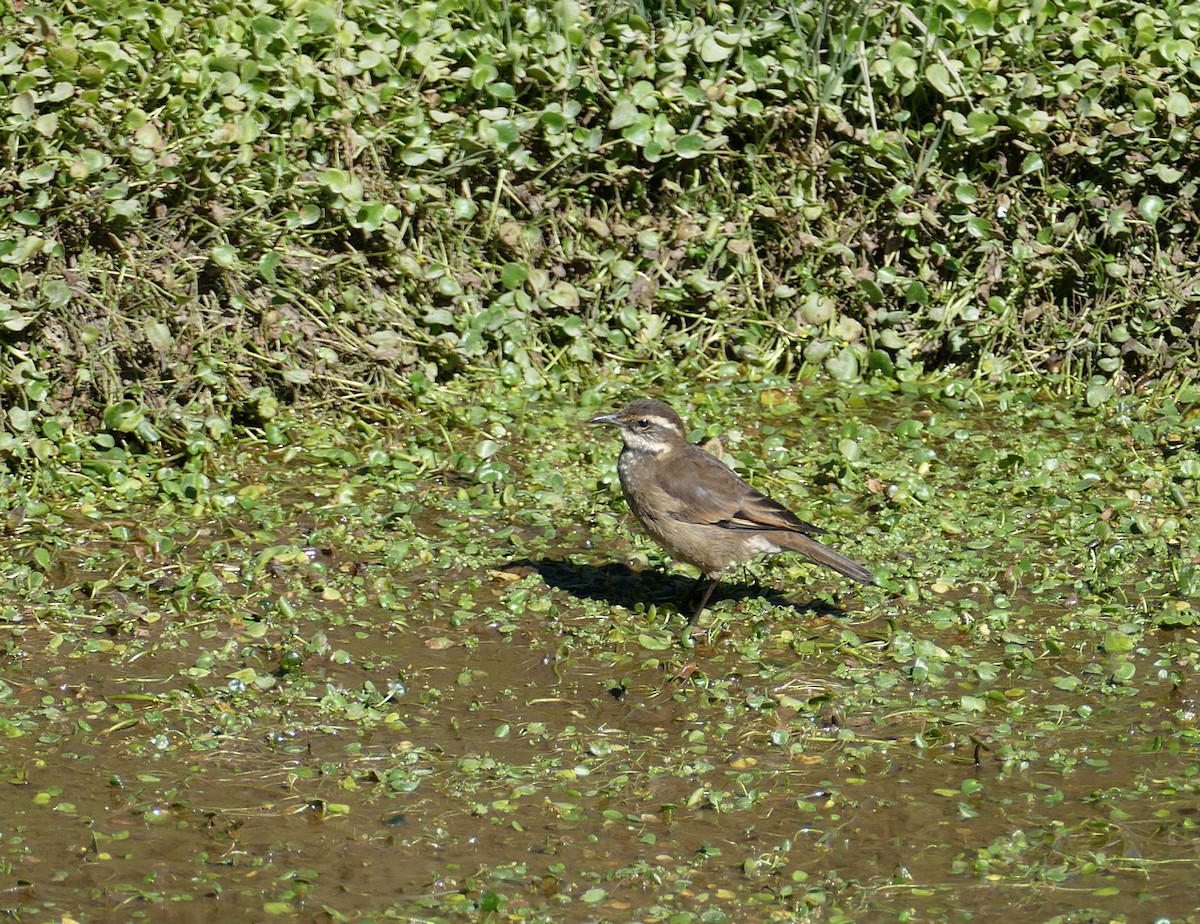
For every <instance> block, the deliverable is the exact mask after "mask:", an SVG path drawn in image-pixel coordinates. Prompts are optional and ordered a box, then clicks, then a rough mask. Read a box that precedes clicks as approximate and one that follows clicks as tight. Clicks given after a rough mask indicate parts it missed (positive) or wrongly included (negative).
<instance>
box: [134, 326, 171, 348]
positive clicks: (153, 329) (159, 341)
mask: <svg viewBox="0 0 1200 924" xmlns="http://www.w3.org/2000/svg"><path fill="white" fill-rule="evenodd" d="M142 329H143V330H144V331H145V332H146V341H147V342H148V343H149V344H150V346H152V347H154V349H155V350H156V351H158V352H159V353H167V352H170V350H171V348H172V347H173V346H174V345H175V341H174V339H173V338H172V337H171V328H169V327H167V325H166V324H163V323H162V322H161V321H147V322H146V323H145V324H144V325H142Z"/></svg>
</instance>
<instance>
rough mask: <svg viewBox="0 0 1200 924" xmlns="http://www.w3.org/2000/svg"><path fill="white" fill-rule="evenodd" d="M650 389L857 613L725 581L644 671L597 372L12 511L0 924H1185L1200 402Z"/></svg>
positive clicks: (97, 474)
mask: <svg viewBox="0 0 1200 924" xmlns="http://www.w3.org/2000/svg"><path fill="white" fill-rule="evenodd" d="M662 396H663V397H664V398H666V399H668V400H669V401H671V402H672V403H673V404H674V405H675V406H676V407H678V408H679V409H680V410H681V411H683V412H685V417H686V419H687V420H688V421H689V423H690V425H691V426H692V427H693V430H692V433H691V436H692V437H693V438H694V439H707V438H711V437H714V436H722V437H723V438H724V440H725V447H726V451H727V459H728V460H729V462H730V464H732V465H734V466H736V467H737V468H738V469H739V470H741V471H742V472H744V473H745V474H746V475H747V477H749V478H750V479H751V480H753V481H754V482H755V483H757V484H759V485H761V486H762V487H764V488H765V489H767V490H768V491H770V492H771V493H773V494H775V495H777V496H779V497H781V498H784V499H786V500H787V501H788V502H789V503H790V504H791V505H793V506H794V507H795V508H796V509H797V510H798V511H799V512H801V513H802V515H804V516H806V517H808V518H811V519H813V520H814V521H816V522H818V523H820V524H822V525H823V526H825V527H827V528H829V529H830V530H832V531H834V532H835V533H837V534H840V539H839V542H840V544H841V545H842V546H843V547H844V548H845V549H846V550H847V551H848V552H852V553H853V554H855V555H856V556H857V557H859V558H861V559H862V560H864V561H867V562H870V563H871V564H872V565H873V566H874V567H875V568H876V571H877V573H878V574H879V576H880V583H881V587H880V588H877V589H871V588H867V589H862V588H856V587H853V586H851V585H848V584H843V583H842V582H841V581H840V579H838V578H836V576H833V577H831V576H830V575H828V574H826V573H822V572H819V571H817V570H815V569H814V568H812V567H811V566H808V565H805V564H803V563H802V562H800V561H798V560H796V559H794V558H787V557H784V558H779V559H776V560H774V561H772V562H770V563H760V564H757V565H754V566H752V567H749V568H747V569H745V570H744V571H743V572H739V573H735V574H734V575H732V576H731V582H730V586H729V587H728V589H727V593H726V594H725V596H724V597H723V598H722V599H720V600H719V601H718V602H717V603H716V604H715V605H714V606H713V607H712V609H711V611H710V612H709V613H708V614H707V615H706V617H705V618H704V620H703V621H702V623H701V627H700V633H699V635H698V636H697V637H696V638H694V639H693V640H692V641H693V643H694V644H692V645H691V646H690V647H689V646H688V645H685V644H683V643H682V640H681V637H680V634H681V631H682V628H683V625H684V619H683V618H682V617H680V615H679V614H678V613H677V611H676V609H675V601H676V600H677V599H678V598H679V596H680V594H681V591H682V590H683V588H684V586H685V577H684V575H682V574H681V573H680V572H679V571H678V570H672V569H665V568H663V567H662V565H663V562H662V560H661V555H660V553H659V552H658V551H657V550H656V549H655V548H654V547H653V546H651V545H650V544H648V543H647V542H646V541H645V540H643V539H642V538H640V537H638V536H637V535H635V534H634V533H632V532H631V531H630V525H631V524H630V522H629V518H628V516H627V515H626V513H625V512H624V510H623V509H622V506H621V502H620V500H619V495H618V491H617V488H616V472H615V457H616V448H617V447H616V444H615V441H614V440H612V439H611V435H606V434H600V433H597V432H595V431H592V430H588V429H587V428H584V427H582V426H580V422H581V421H582V420H583V419H586V418H587V417H588V416H590V415H591V414H593V413H595V412H596V411H597V410H598V409H600V408H610V407H613V406H615V405H617V404H619V403H621V402H622V401H623V400H624V399H626V398H627V397H629V391H628V388H627V386H625V385H622V384H619V383H618V384H611V385H604V386H599V387H597V388H595V389H592V390H589V391H586V392H584V393H583V394H582V395H581V396H580V397H579V399H578V400H571V401H569V402H568V401H564V400H561V399H557V398H555V397H554V396H552V395H548V394H547V393H546V392H545V391H544V390H541V389H514V390H510V391H501V390H498V389H494V388H493V389H483V388H467V387H466V386H465V385H464V386H462V387H461V388H459V389H455V388H454V387H438V388H433V389H430V390H428V391H426V392H425V393H424V394H423V395H422V396H421V397H420V398H419V400H418V401H417V403H416V406H414V407H413V408H411V409H407V410H404V411H400V412H397V413H396V415H395V416H394V417H393V418H392V420H391V421H390V422H389V423H388V425H387V426H376V425H373V424H371V423H369V422H364V421H362V420H361V419H359V420H358V421H357V423H356V424H354V425H353V426H349V425H347V421H346V420H344V419H341V418H332V417H331V418H329V419H327V420H326V421H325V422H324V423H322V421H321V420H319V419H310V420H308V421H305V422H304V424H303V425H301V424H296V425H294V426H293V427H291V428H283V429H282V430H281V431H280V432H276V433H275V435H274V437H273V438H272V439H271V440H267V439H264V440H262V441H261V442H260V443H259V444H258V445H257V446H254V445H248V444H243V445H242V447H241V448H240V449H239V450H238V452H237V454H236V455H230V456H228V457H222V458H220V459H219V460H214V462H217V461H219V464H214V465H213V467H212V469H211V470H210V471H209V472H208V473H207V474H205V475H199V474H196V473H195V472H191V471H188V470H187V469H186V468H183V467H178V468H177V467H172V466H170V465H167V464H153V463H150V462H148V461H147V460H146V459H145V457H131V458H129V459H127V460H125V461H119V460H113V459H93V460H87V461H86V462H84V463H82V464H81V465H80V466H79V467H78V468H77V469H76V470H75V472H74V474H71V475H70V476H69V480H67V481H60V482H58V483H57V485H56V487H55V489H54V490H53V491H51V490H50V489H49V488H50V483H49V480H48V479H43V481H42V484H41V493H40V494H32V495H27V496H25V497H24V498H23V503H21V504H19V505H18V504H17V503H16V500H18V499H21V498H18V497H17V493H16V491H15V490H12V488H13V486H12V485H11V484H10V485H9V486H8V487H9V488H10V490H6V491H4V492H2V493H0V497H2V498H3V503H4V504H5V505H6V509H5V510H4V511H3V513H4V518H3V524H4V526H3V528H4V530H5V532H6V542H5V544H4V551H3V568H2V569H0V574H2V575H3V584H2V585H0V587H2V589H3V604H2V605H0V619H2V620H3V622H4V624H5V627H6V632H5V638H4V649H3V653H2V654H0V657H2V658H3V661H4V670H3V676H2V679H0V733H2V734H3V737H4V740H5V746H4V752H3V757H0V773H2V774H3V778H4V781H5V786H4V787H3V789H0V800H2V801H0V807H2V809H3V815H4V818H5V826H4V831H3V835H2V836H0V867H2V870H3V873H4V879H5V883H6V886H5V891H4V892H3V898H2V899H0V905H2V907H3V908H4V910H5V913H6V914H8V915H9V916H10V917H13V918H14V919H21V920H24V919H28V920H43V919H46V918H48V917H52V918H59V917H64V916H71V917H73V918H74V919H76V920H80V921H83V922H85V924H86V922H88V921H98V920H109V919H113V918H115V917H119V918H121V919H123V920H136V919H148V920H171V919H180V920H184V919H194V918H195V916H196V915H202V916H212V915H213V914H218V913H219V914H220V915H221V917H222V919H223V920H231V921H237V920H247V921H250V920H263V919H264V918H266V917H268V916H272V915H289V914H297V913H299V914H302V915H306V916H310V917H314V916H315V917H323V919H329V920H351V921H359V920H385V919H400V920H422V921H425V920H428V921H439V920H444V921H453V920H474V919H494V918H499V917H504V918H507V919H509V920H527V921H551V920H580V921H583V920H588V921H630V920H644V921H679V922H685V921H734V920H736V921H805V920H810V921H839V920H867V919H881V918H887V919H897V920H971V919H988V918H991V917H994V916H996V915H997V914H1000V913H1008V914H1018V915H1020V916H1023V917H1026V918H1028V919H1037V920H1054V921H1094V920H1104V921H1140V920H1147V919H1150V918H1154V919H1157V920H1170V921H1190V920H1195V910H1194V900H1193V896H1194V883H1195V874H1196V864H1197V860H1196V857H1197V855H1198V854H1200V842H1198V841H1200V827H1198V820H1197V818H1196V814H1195V806H1196V799H1197V786H1198V785H1200V733H1198V731H1197V724H1196V722H1197V719H1196V717H1197V714H1198V705H1197V697H1196V683H1197V671H1198V668H1200V642H1198V639H1197V631H1198V630H1197V621H1196V601H1197V599H1198V598H1200V593H1198V591H1200V571H1198V566H1200V534H1198V533H1197V531H1196V519H1195V505H1196V497H1197V490H1198V488H1200V453H1198V452H1197V448H1196V447H1197V441H1196V430H1197V417H1196V408H1197V403H1198V400H1200V396H1198V395H1197V394H1196V393H1195V392H1193V391H1188V390H1185V391H1183V392H1181V393H1179V394H1178V395H1177V396H1175V397H1174V398H1173V399H1162V398H1160V400H1158V401H1156V402H1149V401H1138V400H1131V399H1126V398H1119V397H1112V398H1111V399H1110V400H1108V401H1107V402H1106V403H1104V404H1103V405H1099V406H1091V405H1089V403H1088V402H1087V401H1084V400H1081V401H1079V402H1076V403H1066V402H1061V401H1057V400H1053V399H1051V398H1049V397H1048V396H1047V395H1046V394H1043V393H1040V392H1036V391H1031V390H1028V389H1027V388H1025V387H1023V386H1020V385H1015V386H1012V387H979V388H976V387H972V386H970V385H968V384H966V383H964V382H962V381H959V380H945V381H943V382H937V383H935V382H930V381H928V380H922V381H919V382H908V383H904V382H897V381H894V380H889V381H877V382H876V383H875V384H872V385H857V386H853V387H846V388H841V389H837V390H834V389H831V388H828V387H818V386H809V387H792V386H788V385H787V384H786V383H784V382H783V381H782V380H778V381H773V380H766V381H762V382H757V383H748V382H742V383H741V384H737V385H731V384H724V385H721V386H717V385H711V384H710V385H705V386H701V385H697V384H695V383H691V384H688V385H686V386H672V387H669V388H667V389H665V391H664V392H663V393H662Z"/></svg>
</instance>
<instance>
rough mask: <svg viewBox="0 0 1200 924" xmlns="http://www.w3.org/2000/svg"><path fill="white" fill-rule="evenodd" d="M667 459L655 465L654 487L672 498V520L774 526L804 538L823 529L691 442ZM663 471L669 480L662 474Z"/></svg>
mask: <svg viewBox="0 0 1200 924" xmlns="http://www.w3.org/2000/svg"><path fill="white" fill-rule="evenodd" d="M674 451H680V450H673V452H674ZM671 462H672V463H673V464H672V465H670V466H666V465H664V466H660V467H659V468H658V474H659V477H658V479H657V480H658V487H659V488H660V489H661V490H662V491H663V492H664V493H666V494H667V495H668V496H670V498H671V499H672V500H673V501H674V502H675V503H674V509H672V510H671V516H672V517H674V518H675V519H676V520H680V521H682V522H684V523H696V524H702V525H706V526H720V527H722V528H724V529H778V530H782V531H784V532H795V533H801V534H803V535H805V536H819V535H821V534H822V533H823V532H825V530H823V529H820V528H819V527H816V526H813V525H812V524H811V523H806V522H804V521H803V520H801V519H800V518H799V517H797V516H796V515H795V514H794V513H792V512H791V511H790V510H788V509H787V508H786V507H784V506H783V505H782V504H780V503H778V502H777V501H773V500H771V498H769V497H767V496H766V495H765V494H763V493H761V492H759V491H756V490H754V488H752V487H750V485H748V484H746V482H744V481H742V479H741V478H739V477H738V476H737V475H735V474H734V473H733V472H732V471H730V470H729V469H728V468H726V466H725V465H723V464H722V463H721V462H720V461H718V460H717V459H715V458H714V457H713V456H710V455H709V454H708V453H707V452H705V451H704V450H703V449H700V448H698V447H696V446H691V445H689V446H688V447H687V450H686V452H684V454H682V455H680V456H679V457H678V458H676V459H672V460H671ZM667 469H669V470H670V472H671V478H670V479H669V480H668V479H666V478H664V477H663V475H664V474H665V470H667Z"/></svg>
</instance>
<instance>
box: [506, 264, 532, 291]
mask: <svg viewBox="0 0 1200 924" xmlns="http://www.w3.org/2000/svg"><path fill="white" fill-rule="evenodd" d="M528 279H529V270H528V268H526V267H525V266H523V265H522V264H520V263H505V264H504V267H503V268H502V269H501V270H500V283H501V285H503V286H504V288H506V289H510V290H511V289H519V288H521V287H522V286H523V285H525V282H526V280H528Z"/></svg>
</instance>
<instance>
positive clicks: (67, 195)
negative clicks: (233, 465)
mask: <svg viewBox="0 0 1200 924" xmlns="http://www.w3.org/2000/svg"><path fill="white" fill-rule="evenodd" d="M1198 33H1200V5H1198V4H1195V3H1192V4H1188V3H1180V2H1178V0H1168V2H1167V3H1165V4H1161V5H1158V6H1154V5H1149V4H1143V3H1137V2H1123V0H1122V2H1115V3H1113V2H1101V0H1065V2H1057V0H1052V2H1036V3H1033V4H1029V3H1025V2H1022V3H1008V2H1003V3H992V4H958V3H954V2H948V0H941V2H923V3H918V4H915V5H909V4H904V3H883V2H877V0H861V2H847V3H825V4H823V3H818V2H799V3H795V4H788V5H766V4H761V3H752V2H746V3H741V4H720V3H714V2H709V0H701V2H679V3H669V4H663V5H662V6H661V7H659V6H639V5H636V4H635V5H627V4H601V5H598V6H595V7H589V6H586V5H580V4H576V3H573V2H570V0H563V2H560V3H555V4H544V3H542V4H535V5H532V6H525V5H523V6H520V7H509V5H508V4H506V3H501V2H459V0H447V2H442V3H437V2H425V3H420V4H414V5H410V4H402V5H397V4H395V3H392V2H389V0H346V2H343V3H326V2H318V0H306V2H293V3H272V2H266V0H263V2H223V3H211V4H205V5H204V6H203V8H201V9H197V7H196V5H195V4H193V3H185V2H182V0H175V2H165V3H148V4H141V3H126V2H123V0H93V2H75V3H66V4H53V5H45V6H42V5H38V4H36V3H23V4H6V5H5V6H4V7H3V10H0V34H2V35H4V36H5V38H4V39H3V42H2V44H0V85H2V86H3V91H2V95H3V98H4V100H5V103H6V105H5V107H4V112H3V117H4V121H3V125H2V126H0V137H2V138H3V144H2V145H0V295H2V296H3V298H4V305H3V307H0V313H2V317H0V344H2V347H3V349H2V351H0V373H2V375H0V400H2V401H3V404H4V407H5V409H6V427H5V432H4V434H3V436H0V454H2V455H3V456H5V457H7V458H9V459H12V460H21V459H30V458H34V459H37V460H40V461H42V462H51V461H54V460H56V459H58V460H61V461H71V460H72V459H74V458H77V457H79V456H81V455H84V454H88V453H89V452H91V449H92V448H98V449H100V450H103V451H111V450H112V449H113V448H114V447H117V448H119V444H129V443H131V442H132V443H134V444H142V445H145V444H150V443H154V442H156V441H158V440H160V439H163V438H166V439H167V441H168V445H169V446H170V447H171V448H172V449H173V450H183V451H186V452H188V453H191V454H199V453H204V452H206V451H207V450H208V449H209V448H210V447H211V444H212V442H213V441H214V440H218V439H220V438H221V437H222V436H223V435H225V434H226V433H228V432H229V431H230V428H231V427H235V426H238V425H243V424H254V425H260V424H269V422H270V421H271V419H272V418H273V417H274V416H275V414H276V413H277V411H278V407H279V404H280V402H287V401H291V400H293V399H295V398H296V397H303V398H305V399H306V400H310V401H332V400H338V401H350V402H352V403H353V406H354V407H355V408H356V409H357V410H358V411H359V412H360V413H362V414H367V415H370V414H371V411H372V409H373V408H375V409H378V408H384V407H386V404H387V402H388V401H390V400H396V399H397V398H398V399H400V400H404V399H405V398H406V397H407V396H410V395H411V394H412V393H413V392H419V391H421V390H422V389H423V388H424V387H425V386H426V384H427V383H429V382H430V381H433V380H436V379H445V378H446V377H448V376H453V375H455V374H460V373H464V372H467V373H471V372H478V371H481V370H482V371H485V372H488V374H493V372H494V374H498V375H499V377H500V379H501V380H502V381H503V382H504V383H505V384H508V385H516V384H526V385H534V386H536V385H542V384H556V383H564V382H565V383H570V382H586V381H589V380H590V379H591V378H592V377H593V376H594V375H595V372H596V371H597V369H603V370H607V371H619V370H622V369H634V370H641V371H640V373H639V381H641V382H642V384H645V383H646V382H647V381H649V380H652V379H661V378H663V377H667V378H671V377H676V376H677V375H679V374H683V375H687V376H694V375H721V374H724V373H728V372H731V371H738V372H743V373H745V372H749V373H752V374H753V373H755V372H756V371H769V372H776V373H784V374H789V375H793V376H795V375H808V374H810V373H815V372H818V371H821V372H824V373H827V374H829V375H831V376H833V377H835V378H836V379H838V380H842V381H850V380H854V379H856V378H859V377H861V376H863V375H867V374H872V373H877V374H882V375H889V376H890V375H895V374H898V373H901V374H902V373H903V372H904V370H906V369H911V368H913V367H914V366H919V367H924V368H928V367H929V366H931V365H938V366H941V365H945V364H961V365H963V366H964V367H965V368H966V369H967V370H973V371H976V372H979V373H981V374H985V375H991V376H997V375H1002V374H1005V373H1007V372H1012V371H1017V372H1020V371H1028V370H1035V371H1037V372H1038V373H1039V374H1042V375H1047V376H1050V377H1052V378H1055V379H1056V380H1057V379H1058V378H1059V377H1061V380H1062V381H1065V382H1066V383H1068V384H1070V385H1078V384H1089V385H1091V386H1092V387H1093V389H1094V391H1093V394H1095V395H1099V396H1101V397H1103V396H1105V395H1107V394H1110V393H1111V390H1112V389H1116V390H1121V389H1123V388H1125V387H1127V385H1129V384H1130V382H1131V381H1132V380H1134V379H1136V378H1137V377H1140V376H1144V375H1147V374H1150V375H1161V374H1162V373H1164V372H1168V371H1169V370H1176V372H1178V370H1180V369H1182V370H1183V372H1182V375H1183V377H1190V376H1191V375H1192V374H1193V373H1194V368H1195V363H1196V349H1195V346H1194V340H1195V331H1194V326H1195V324H1196V316H1197V311H1196V307H1197V303H1198V301H1200V295H1198V294H1197V292H1196V291H1195V284H1196V275H1197V262H1196V260H1197V258H1196V254H1197V251H1198V238H1200V234H1198V231H1200V220H1198V219H1197V215H1196V210H1195V199H1196V188H1197V186H1196V179H1195V178H1196V176H1197V175H1198V174H1200V170H1198V169H1197V168H1198V167H1200V163H1198V161H1200V155H1198V154H1197V151H1198V150H1200V146H1198V145H1197V144H1196V143H1195V141H1196V138H1195V135H1196V120H1195V117H1194V113H1195V110H1196V106H1197V103H1198V101H1200V69H1198V66H1197V62H1198V61H1200V54H1197V49H1196V36H1197V34H1198ZM1177 377H1178V376H1177ZM97 431H101V437H100V442H99V443H98V444H96V446H94V447H91V448H81V447H83V446H84V444H85V443H86V441H87V440H88V439H90V438H91V437H90V434H93V433H95V432H97ZM106 447H107V448H106Z"/></svg>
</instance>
